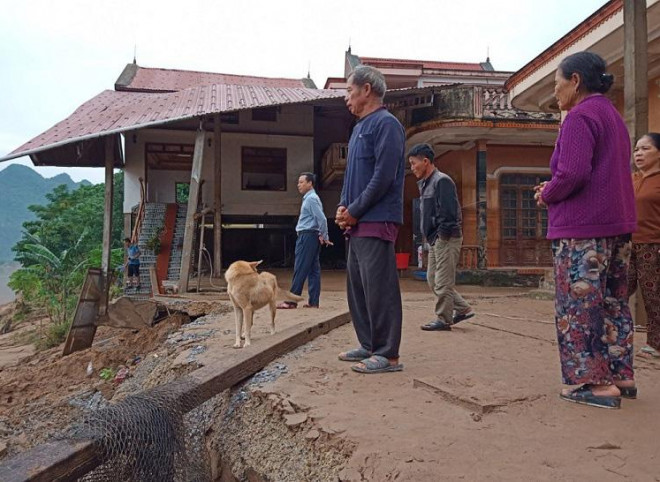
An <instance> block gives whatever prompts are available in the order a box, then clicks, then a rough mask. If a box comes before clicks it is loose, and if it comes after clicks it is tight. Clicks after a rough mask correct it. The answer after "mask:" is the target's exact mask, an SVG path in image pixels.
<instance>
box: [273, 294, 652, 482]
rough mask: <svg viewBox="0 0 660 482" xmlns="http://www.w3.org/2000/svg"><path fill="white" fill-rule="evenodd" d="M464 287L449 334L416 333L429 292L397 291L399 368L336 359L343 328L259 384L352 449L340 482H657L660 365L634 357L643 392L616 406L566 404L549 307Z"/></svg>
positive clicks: (346, 341)
mask: <svg viewBox="0 0 660 482" xmlns="http://www.w3.org/2000/svg"><path fill="white" fill-rule="evenodd" d="M463 291H464V292H467V293H468V299H469V301H470V302H471V303H472V304H474V306H475V309H476V311H477V313H478V315H477V316H476V317H475V318H473V319H472V320H470V321H468V322H464V323H462V324H460V325H458V326H457V327H455V328H454V330H453V331H452V332H424V331H421V330H420V329H419V326H420V325H421V324H423V323H426V322H427V321H429V319H431V316H432V306H433V305H432V301H433V300H432V297H431V296H430V295H429V294H424V293H421V292H419V293H415V292H412V293H411V292H408V293H404V333H403V344H402V350H401V356H402V358H401V362H402V363H404V365H405V369H404V371H402V372H399V373H389V374H381V375H360V374H357V373H354V372H352V371H351V370H350V363H346V362H341V361H338V360H337V354H338V353H339V352H340V351H343V350H346V349H350V348H353V347H355V346H356V341H355V335H354V332H353V329H352V327H351V326H344V327H342V328H339V329H337V330H335V331H334V332H332V333H330V334H328V335H325V336H324V337H322V338H319V339H318V340H316V341H315V342H314V347H315V349H314V350H310V351H309V352H307V353H306V355H305V356H304V357H300V358H295V357H288V356H287V357H283V358H282V359H281V360H280V362H281V363H283V364H286V365H287V367H288V370H287V372H286V373H285V374H283V375H282V376H281V377H279V378H278V379H277V380H276V381H274V382H272V383H269V384H266V385H264V387H263V388H262V389H263V390H264V391H268V392H271V393H277V394H278V396H281V397H285V398H287V399H288V400H290V401H291V402H292V403H295V404H297V405H300V406H305V407H308V408H307V411H306V413H307V414H308V417H309V418H310V419H311V420H313V421H314V424H315V425H316V427H317V429H318V430H322V431H330V432H332V433H338V434H341V436H342V437H343V438H344V439H345V440H349V441H351V442H352V443H354V444H355V446H356V447H357V448H356V449H355V451H354V452H353V453H352V456H351V458H350V460H349V461H348V463H347V465H346V466H345V467H344V469H343V470H342V471H341V473H340V476H339V477H340V479H341V480H346V481H363V480H370V481H389V480H397V481H436V480H576V481H577V480H622V479H624V478H625V479H628V480H635V481H658V480H660V470H658V467H659V460H660V445H659V444H658V443H657V428H658V404H659V403H660V383H658V382H659V381H660V362H659V361H657V360H653V359H650V358H646V357H643V356H638V357H637V359H636V367H637V383H638V387H639V390H640V397H639V399H638V400H624V406H623V408H622V409H621V410H618V411H608V410H603V409H597V408H591V407H584V406H579V405H574V404H569V403H566V402H564V401H561V400H560V399H559V398H558V393H559V389H560V377H559V362H558V354H557V347H556V341H555V331H554V323H553V321H552V320H553V302H552V301H549V300H537V299H533V298H531V297H528V296H501V292H500V293H492V292H490V293H486V292H481V293H479V292H477V293H475V292H474V290H473V289H471V288H470V289H464V290H463ZM514 291H515V290H509V292H510V293H513V292H514ZM484 295H487V296H488V297H484ZM642 336H643V335H640V338H641V337H642Z"/></svg>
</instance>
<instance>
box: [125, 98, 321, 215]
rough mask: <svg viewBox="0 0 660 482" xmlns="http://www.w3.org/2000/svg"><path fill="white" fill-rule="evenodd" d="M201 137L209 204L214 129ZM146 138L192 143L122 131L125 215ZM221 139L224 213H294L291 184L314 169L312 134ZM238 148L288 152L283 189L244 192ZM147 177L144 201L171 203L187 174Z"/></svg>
mask: <svg viewBox="0 0 660 482" xmlns="http://www.w3.org/2000/svg"><path fill="white" fill-rule="evenodd" d="M304 112H307V111H303V113H304ZM309 112H312V115H310V118H309V119H308V121H306V122H303V120H304V119H306V116H304V115H303V116H301V117H300V118H299V121H298V122H297V124H296V126H299V128H300V129H301V130H313V111H311V110H310V111H309ZM247 114H248V115H249V114H250V113H249V112H248V113H247ZM270 124H273V123H270ZM290 127H293V126H290ZM223 129H224V126H223ZM206 138H207V141H206V143H205V145H204V165H203V169H202V179H204V180H205V182H204V185H203V188H202V201H203V202H204V203H205V204H207V205H209V206H213V192H214V176H213V172H214V159H213V155H214V154H213V153H214V147H213V145H211V146H210V147H209V145H208V141H209V140H210V141H211V142H212V140H213V133H207V134H206ZM148 142H167V143H182V144H194V142H195V133H194V132H187V131H172V130H164V129H160V130H159V129H143V130H141V131H137V133H136V139H135V142H134V141H133V133H129V134H127V136H126V165H125V168H124V185H125V191H124V213H128V212H130V210H131V208H132V207H133V206H135V205H136V204H138V203H139V201H140V191H139V189H140V184H139V181H138V178H139V177H143V178H145V173H144V168H145V155H144V152H145V144H146V143H148ZM221 143H222V148H221V154H222V204H223V209H222V212H223V214H244V215H263V214H265V213H268V214H271V215H298V214H299V212H300V199H301V198H300V193H298V189H297V187H296V183H297V181H298V175H299V174H300V173H301V172H303V171H313V169H314V138H313V136H312V135H311V134H310V135H305V136H301V135H281V134H260V133H250V134H247V133H237V132H223V133H222V137H221ZM243 146H250V147H277V148H285V149H286V150H287V190H286V191H285V192H284V191H282V192H274V191H243V190H242V189H241V148H242V147H243ZM146 179H147V200H148V201H149V202H165V203H171V202H174V200H175V199H174V196H175V192H174V184H175V182H190V172H188V171H162V170H150V171H149V172H148V173H147V176H146ZM331 210H332V209H331ZM333 214H334V211H333Z"/></svg>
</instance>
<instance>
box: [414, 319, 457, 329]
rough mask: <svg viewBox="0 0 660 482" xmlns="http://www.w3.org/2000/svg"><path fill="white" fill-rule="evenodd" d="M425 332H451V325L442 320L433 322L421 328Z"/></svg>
mask: <svg viewBox="0 0 660 482" xmlns="http://www.w3.org/2000/svg"><path fill="white" fill-rule="evenodd" d="M421 328H422V330H424V331H451V325H449V324H447V323H445V322H444V321H441V320H433V321H431V322H430V323H427V324H426V325H422V326H421Z"/></svg>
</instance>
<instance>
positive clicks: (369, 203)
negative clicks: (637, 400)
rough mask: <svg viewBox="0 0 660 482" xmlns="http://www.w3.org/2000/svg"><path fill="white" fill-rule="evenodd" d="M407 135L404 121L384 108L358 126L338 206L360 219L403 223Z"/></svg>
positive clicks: (349, 148)
mask: <svg viewBox="0 0 660 482" xmlns="http://www.w3.org/2000/svg"><path fill="white" fill-rule="evenodd" d="M405 137H406V136H405V133H404V131H403V126H402V125H401V123H400V122H399V121H398V120H397V119H396V117H394V116H393V115H392V114H390V113H389V112H388V111H387V110H386V109H385V108H381V109H378V110H377V111H375V112H372V113H371V114H369V115H367V116H366V117H363V118H362V119H360V120H359V121H358V122H357V124H356V125H355V128H354V129H353V133H352V134H351V139H350V141H349V142H348V159H347V161H346V175H345V176H344V187H343V188H342V190H341V198H340V202H339V205H340V206H346V208H347V209H348V212H349V213H350V214H351V216H353V217H354V218H356V219H357V220H358V222H391V223H396V224H403V180H404V176H405V148H406V147H405V142H406V139H405Z"/></svg>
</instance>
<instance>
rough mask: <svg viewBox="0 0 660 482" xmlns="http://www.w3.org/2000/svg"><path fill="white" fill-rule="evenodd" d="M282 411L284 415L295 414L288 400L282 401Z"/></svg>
mask: <svg viewBox="0 0 660 482" xmlns="http://www.w3.org/2000/svg"><path fill="white" fill-rule="evenodd" d="M282 410H283V411H285V412H286V413H295V412H296V410H295V409H294V408H293V405H291V402H290V401H288V400H283V401H282Z"/></svg>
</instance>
